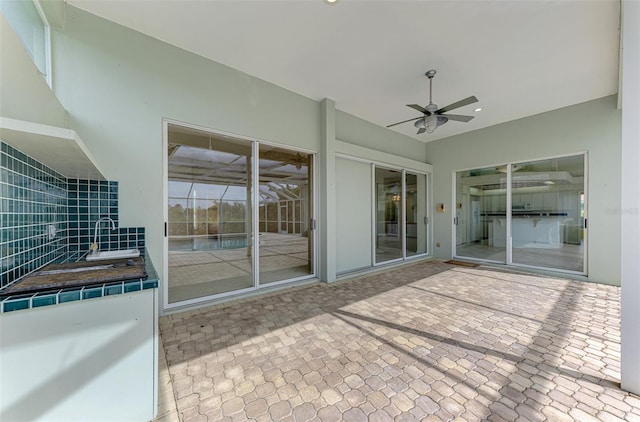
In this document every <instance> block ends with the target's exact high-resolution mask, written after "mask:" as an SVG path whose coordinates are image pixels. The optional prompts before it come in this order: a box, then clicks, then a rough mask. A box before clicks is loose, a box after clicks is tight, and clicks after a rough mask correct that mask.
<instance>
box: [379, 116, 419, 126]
mask: <svg viewBox="0 0 640 422" xmlns="http://www.w3.org/2000/svg"><path fill="white" fill-rule="evenodd" d="M418 119H422V117H414V118H413V119H409V120H405V121H402V122H398V123H394V124H391V125H389V126H387V127H391V126H396V125H401V124H403V123H407V122H412V121H414V120H418Z"/></svg>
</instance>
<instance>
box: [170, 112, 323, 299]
mask: <svg viewBox="0 0 640 422" xmlns="http://www.w3.org/2000/svg"><path fill="white" fill-rule="evenodd" d="M169 125H175V126H181V127H184V128H189V129H194V130H198V131H203V132H210V133H212V134H216V135H221V136H225V137H229V138H232V139H237V140H240V141H249V142H251V152H252V157H251V170H252V172H251V180H252V183H251V185H252V200H253V204H252V207H251V216H252V226H253V227H252V229H253V242H252V247H253V257H252V258H253V271H252V272H253V286H251V287H247V288H243V289H238V290H233V291H230V292H224V293H218V294H214V295H208V296H202V297H198V298H193V299H188V300H184V301H180V302H173V303H169V236H168V220H169V211H168V205H169V198H168V193H169V180H168V179H169V178H168V172H169V157H168V155H167V150H168V147H169ZM260 145H268V146H272V147H277V148H283V149H287V150H290V151H293V152H300V153H304V154H309V155H310V156H311V160H310V167H311V168H310V171H309V177H310V178H311V190H312V192H311V198H309V201H310V202H311V204H310V213H311V215H310V216H308V217H309V231H310V232H311V231H312V232H313V239H312V241H311V242H310V245H309V247H310V248H311V249H312V254H310V255H311V258H312V262H311V266H312V271H311V273H310V274H307V275H303V276H300V277H294V278H291V279H285V280H279V281H274V282H271V283H268V284H263V285H260V279H259V277H260V253H259V247H260V245H259V243H260V226H259V223H260V216H259V212H260V204H259V189H260V184H259V183H260V182H259V180H260V179H259V177H260V174H259V167H260V159H259V156H260ZM316 160H317V152H316V151H311V150H308V149H304V148H298V147H292V146H290V145H286V144H281V143H277V142H272V141H265V140H262V139H258V138H255V137H249V136H244V135H238V134H236V133H231V132H226V131H221V130H218V129H213V128H210V127H206V126H201V125H197V124H192V123H186V122H183V121H180V120H175V119H170V118H162V196H163V199H162V203H163V210H162V217H163V223H164V235H163V246H162V257H163V263H162V276H161V284H162V288H161V289H160V291H161V296H162V300H161V302H162V309H163V310H164V311H172V310H176V309H181V308H189V307H191V306H195V305H201V304H205V303H207V302H211V301H215V300H220V299H224V298H227V297H231V296H240V295H244V294H247V293H251V292H254V291H257V290H259V289H265V288H270V287H273V286H278V285H282V284H289V283H295V282H298V281H301V280H307V279H311V278H314V277H316V276H317V271H318V253H317V251H318V246H317V245H318V235H317V233H316V232H317V230H316V229H315V228H313V227H312V224H311V222H312V221H315V220H317V215H318V210H317V203H318V201H317V195H318V190H317V174H316V173H317V170H316V167H317V166H316ZM279 212H280V210H279V207H278V213H279ZM265 223H266V221H265ZM279 230H280V226H278V231H279ZM310 235H311V234H310Z"/></svg>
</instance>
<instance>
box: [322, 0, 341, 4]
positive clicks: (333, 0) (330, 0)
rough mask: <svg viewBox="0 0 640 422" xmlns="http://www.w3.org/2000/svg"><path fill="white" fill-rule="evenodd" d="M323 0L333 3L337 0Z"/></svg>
mask: <svg viewBox="0 0 640 422" xmlns="http://www.w3.org/2000/svg"><path fill="white" fill-rule="evenodd" d="M324 1H325V2H327V3H329V4H334V3H335V2H336V1H338V0H324Z"/></svg>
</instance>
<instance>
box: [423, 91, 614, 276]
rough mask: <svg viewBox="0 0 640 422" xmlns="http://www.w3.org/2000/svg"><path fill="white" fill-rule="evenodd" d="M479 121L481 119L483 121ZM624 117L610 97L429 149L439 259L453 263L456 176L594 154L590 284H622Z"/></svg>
mask: <svg viewBox="0 0 640 422" xmlns="http://www.w3.org/2000/svg"><path fill="white" fill-rule="evenodd" d="M481 117H482V116H479V117H478V118H481ZM620 122H621V113H620V111H619V110H617V109H616V97H615V96H610V97H605V98H601V99H597V100H594V101H589V102H586V103H582V104H578V105H574V106H571V107H566V108H562V109H559V110H555V111H552V112H548V113H542V114H539V115H535V116H531V117H527V118H524V119H520V120H515V121H512V122H508V123H503V124H500V125H496V126H492V127H488V128H485V129H480V130H476V131H472V132H467V133H464V134H462V135H458V136H452V137H449V138H444V139H439V140H437V141H433V142H430V143H428V144H427V148H426V149H427V157H428V160H429V162H431V163H433V169H434V182H433V183H434V184H433V188H434V197H433V202H434V204H437V203H445V204H446V212H444V213H434V214H433V215H434V242H436V243H440V247H435V248H434V255H435V256H436V257H439V258H450V257H451V252H452V246H451V228H452V222H453V216H452V214H451V205H450V204H451V203H452V198H451V195H452V174H453V172H454V171H455V170H461V169H470V168H479V167H485V166H487V167H488V166H495V165H498V164H503V163H506V162H511V161H528V160H536V159H542V158H549V157H553V156H557V155H567V154H574V153H582V152H584V151H588V152H589V156H588V157H589V163H588V166H589V187H588V198H589V205H588V218H589V245H588V251H587V260H588V266H589V267H588V273H589V279H590V280H593V281H598V282H604V283H610V284H619V283H620V252H621V251H620V215H619V212H617V209H618V208H619V205H618V204H619V203H620V148H621V146H620V136H621V132H620V131H621V129H620V124H621V123H620Z"/></svg>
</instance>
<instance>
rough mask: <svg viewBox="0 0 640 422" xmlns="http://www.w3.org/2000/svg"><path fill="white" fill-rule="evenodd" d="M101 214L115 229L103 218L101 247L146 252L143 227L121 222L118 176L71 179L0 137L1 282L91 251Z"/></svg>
mask: <svg viewBox="0 0 640 422" xmlns="http://www.w3.org/2000/svg"><path fill="white" fill-rule="evenodd" d="M101 217H109V218H111V219H113V221H114V222H115V224H116V230H111V229H110V225H109V224H107V223H106V222H104V223H101V226H100V230H99V232H98V233H99V239H100V240H99V246H100V250H113V249H134V248H136V249H139V250H140V253H141V254H142V255H143V256H144V252H145V251H144V248H145V243H144V234H145V231H144V227H125V228H122V227H119V224H118V223H119V219H118V182H112V181H97V180H84V179H67V178H66V177H64V176H63V175H61V174H59V173H57V172H56V171H55V170H53V169H51V168H49V167H47V166H46V165H44V164H42V163H40V162H38V161H37V160H34V159H33V158H32V157H29V156H27V155H26V154H24V153H22V152H20V151H19V150H17V149H15V148H13V147H11V146H10V145H8V144H6V143H4V142H0V288H2V287H5V286H7V285H8V284H10V283H12V282H14V281H16V280H18V279H20V278H21V277H23V276H24V275H26V274H28V273H30V272H32V271H34V270H36V269H38V268H41V267H43V266H44V265H46V264H49V263H52V262H62V261H64V260H66V259H68V257H69V256H71V255H74V254H75V255H80V256H81V255H83V254H84V253H86V252H87V251H89V247H90V245H91V243H92V242H93V236H94V227H95V223H96V221H97V220H98V219H99V218H101ZM50 225H53V226H54V227H55V231H56V236H55V238H54V239H49V226H50Z"/></svg>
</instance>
